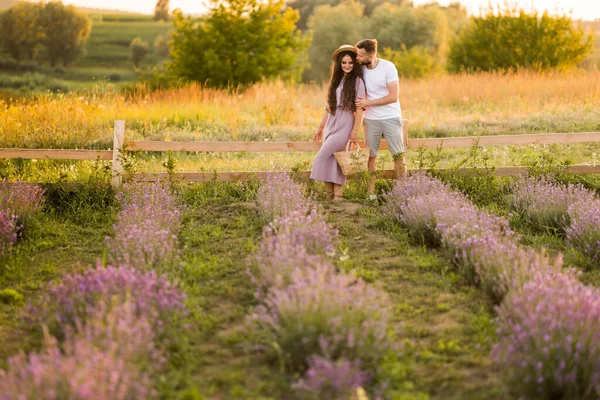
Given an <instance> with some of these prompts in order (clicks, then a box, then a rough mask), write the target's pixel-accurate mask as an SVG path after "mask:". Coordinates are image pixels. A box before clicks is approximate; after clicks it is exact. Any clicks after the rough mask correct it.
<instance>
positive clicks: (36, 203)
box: [0, 181, 44, 219]
mask: <svg viewBox="0 0 600 400" xmlns="http://www.w3.org/2000/svg"><path fill="white" fill-rule="evenodd" d="M43 204H44V189H42V188H41V187H39V186H38V185H32V184H30V183H25V182H7V181H0V210H10V212H11V213H12V214H13V215H18V216H19V217H21V218H25V219H27V218H29V217H31V216H33V215H35V214H36V213H37V212H38V211H40V210H41V208H42V205H43Z"/></svg>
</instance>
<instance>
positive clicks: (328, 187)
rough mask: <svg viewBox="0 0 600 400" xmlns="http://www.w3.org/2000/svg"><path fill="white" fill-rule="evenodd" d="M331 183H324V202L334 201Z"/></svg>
mask: <svg viewBox="0 0 600 400" xmlns="http://www.w3.org/2000/svg"><path fill="white" fill-rule="evenodd" d="M333 185H334V184H333V182H325V200H328V201H332V200H333V199H334V189H333Z"/></svg>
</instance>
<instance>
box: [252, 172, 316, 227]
mask: <svg viewBox="0 0 600 400" xmlns="http://www.w3.org/2000/svg"><path fill="white" fill-rule="evenodd" d="M257 204H258V210H259V212H260V214H261V215H262V216H263V218H264V219H265V220H267V221H272V220H274V219H276V218H279V217H282V216H284V215H287V214H288V213H290V212H292V211H295V210H297V209H299V208H301V207H304V208H312V207H311V206H310V202H309V201H308V200H307V199H306V197H305V196H304V191H303V190H302V185H301V184H299V183H297V182H295V181H293V180H292V178H291V177H290V175H289V174H287V173H284V172H279V173H277V172H271V173H269V174H268V176H267V179H266V181H265V183H264V184H263V185H262V186H261V187H260V189H259V190H258V195H257Z"/></svg>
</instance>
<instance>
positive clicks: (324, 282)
mask: <svg viewBox="0 0 600 400" xmlns="http://www.w3.org/2000/svg"><path fill="white" fill-rule="evenodd" d="M334 272H335V271H334V267H333V266H332V265H328V264H321V265H318V266H316V267H315V268H297V269H296V270H294V271H293V272H292V275H291V283H290V285H289V286H287V287H284V288H272V289H271V290H270V291H269V292H268V293H267V295H266V297H265V299H264V302H263V305H261V306H259V307H257V309H256V312H255V313H253V314H251V315H250V316H249V323H250V326H251V327H252V328H253V329H258V330H260V331H262V332H264V335H263V337H264V338H265V341H266V344H267V345H268V346H269V347H272V343H277V345H278V347H279V348H280V349H281V351H282V352H283V357H284V359H285V360H287V366H288V368H290V370H293V371H304V370H306V369H307V368H308V364H307V359H306V358H307V356H308V355H312V356H322V357H326V358H329V359H331V360H337V359H340V358H347V359H348V360H351V361H354V360H361V361H362V362H363V365H364V366H365V367H366V368H367V370H369V369H372V370H374V369H375V368H376V366H377V365H378V363H379V361H380V360H381V358H382V357H383V355H384V353H385V352H386V351H388V350H389V349H390V347H391V344H390V343H389V340H388V336H387V331H388V324H389V322H388V319H389V314H388V310H387V305H388V304H389V299H388V297H387V295H386V294H385V293H384V292H382V291H380V290H378V289H376V288H374V287H372V286H369V285H366V284H365V283H364V282H363V281H362V280H360V279H356V278H355V277H352V276H350V275H345V274H335V273H334Z"/></svg>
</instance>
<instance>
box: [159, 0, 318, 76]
mask: <svg viewBox="0 0 600 400" xmlns="http://www.w3.org/2000/svg"><path fill="white" fill-rule="evenodd" d="M283 8H284V7H283V1H281V0H279V1H277V0H267V1H260V2H259V1H258V0H212V3H211V8H210V11H209V13H208V15H206V16H205V17H202V18H199V19H194V18H192V17H184V16H183V15H182V13H181V12H179V11H176V12H175V13H174V25H175V30H174V32H173V40H172V41H171V60H170V61H169V62H168V63H167V64H166V68H167V71H168V73H169V74H170V75H171V76H172V77H173V78H175V79H181V80H183V81H200V82H204V83H206V84H207V85H209V86H213V87H226V86H229V85H233V86H238V85H241V86H247V85H250V84H252V83H255V82H258V81H260V80H261V79H263V78H267V79H268V78H272V77H276V76H281V77H283V78H298V77H299V75H300V73H301V72H302V68H303V65H301V64H299V63H298V60H299V58H300V57H301V56H302V53H303V52H304V51H305V49H306V47H307V46H308V40H307V39H306V38H305V37H303V36H302V34H301V32H300V31H298V30H297V29H296V25H295V23H296V20H297V19H298V14H297V13H296V12H295V11H293V10H291V9H286V10H284V11H282V10H283Z"/></svg>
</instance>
